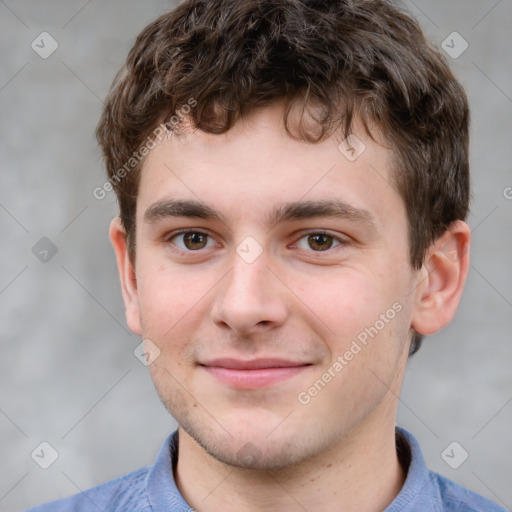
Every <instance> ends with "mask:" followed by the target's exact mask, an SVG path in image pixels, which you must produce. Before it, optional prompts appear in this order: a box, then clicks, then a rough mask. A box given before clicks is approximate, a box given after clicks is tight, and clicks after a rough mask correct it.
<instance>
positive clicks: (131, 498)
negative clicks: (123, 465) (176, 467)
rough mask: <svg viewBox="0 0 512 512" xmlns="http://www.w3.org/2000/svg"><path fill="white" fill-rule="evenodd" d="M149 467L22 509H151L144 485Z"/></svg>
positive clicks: (31, 511)
mask: <svg viewBox="0 0 512 512" xmlns="http://www.w3.org/2000/svg"><path fill="white" fill-rule="evenodd" d="M150 470H151V466H147V467H143V468H140V469H138V470H136V471H134V472H132V473H129V474H127V475H124V476H121V477H118V478H116V479H114V480H110V481H108V482H105V483H103V484H101V485H99V486H97V487H93V488H91V489H88V490H87V491H83V492H80V493H79V494H75V495H74V496H71V497H69V498H64V499H62V500H58V501H53V502H51V503H46V504H45V505H40V506H37V507H35V508H31V509H29V510H27V511H25V512H64V511H65V512H90V511H91V510H108V511H109V512H126V511H127V510H130V512H146V511H150V510H151V509H150V505H149V499H148V496H147V485H146V482H147V477H148V474H149V472H150Z"/></svg>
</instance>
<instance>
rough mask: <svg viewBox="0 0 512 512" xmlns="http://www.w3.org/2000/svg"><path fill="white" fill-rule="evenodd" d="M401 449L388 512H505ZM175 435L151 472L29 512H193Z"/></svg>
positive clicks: (405, 443)
mask: <svg viewBox="0 0 512 512" xmlns="http://www.w3.org/2000/svg"><path fill="white" fill-rule="evenodd" d="M396 432H397V441H398V442H397V446H398V447H399V456H400V460H401V462H402V465H404V467H407V478H406V480H405V483H404V485H403V487H402V490H401V491H400V493H399V494H398V496H396V498H395V499H394V500H393V502H392V503H391V504H390V505H389V506H388V507H387V508H386V510H385V511H384V512H507V511H506V510H505V509H503V508H501V507H499V506H498V505H496V504H494V503H492V502H491V501H489V500H488V499H486V498H484V497H482V496H479V495H478V494H475V493H474V492H472V491H469V490H467V489H464V488H463V487H461V486H459V485H457V484H456V483H454V482H452V481H451V480H449V479H447V478H445V477H443V476H441V475H439V474H437V473H433V472H432V471H429V470H428V468H427V467H426V465H425V461H424V460H423V456H422V454H421V450H420V447H419V445H418V442H417V441H416V439H415V438H414V437H413V436H412V435H411V434H410V433H409V432H407V431H406V430H404V429H401V428H400V427H397V429H396ZM176 434H177V432H174V433H173V434H171V435H170V436H169V437H168V438H167V439H166V441H165V442H164V444H163V445H162V448H161V449H160V451H159V453H158V455H157V457H156V460H155V463H154V464H153V466H147V467H144V468H141V469H139V470H137V471H134V472H133V473H130V474H128V475H125V476H122V477H120V478H116V479H115V480H111V481H110V482H107V483H104V484H102V485H99V486H98V487H94V488H92V489H89V490H88V491H84V492H82V493H80V494H77V495H75V496H72V497H71V498H66V499H63V500H59V501H55V502H53V503H48V504H46V505H41V506H39V507H35V508H32V509H30V510H29V511H27V512H98V511H100V512H192V511H193V509H192V508H191V507H190V506H189V505H188V504H187V502H186V501H185V500H184V499H183V497H182V496H181V494H180V492H179V490H178V488H177V487H176V483H175V482H174V477H173V466H174V465H175V463H176V460H177V455H178V438H177V435H176Z"/></svg>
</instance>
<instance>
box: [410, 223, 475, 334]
mask: <svg viewBox="0 0 512 512" xmlns="http://www.w3.org/2000/svg"><path fill="white" fill-rule="evenodd" d="M470 241H471V230H470V229H469V226H468V225H467V224H466V223H465V222H463V221H460V220H459V221H455V222H454V223H452V224H451V225H450V226H449V227H448V229H447V230H446V231H445V232H444V233H443V235H442V236H441V237H439V238H438V239H437V240H436V241H435V242H434V243H433V244H432V245H431V246H430V248H429V249H428V251H427V254H426V256H425V261H424V263H423V267H422V268H421V270H420V271H419V272H418V282H419V284H418V286H417V288H416V300H415V304H414V313H413V318H412V324H411V327H413V328H414V329H415V330H416V331H417V332H418V333H420V334H434V333H435V332H437V331H439V330H440V329H442V328H443V327H445V326H446V325H448V324H449V323H450V322H451V321H452V319H453V317H454V316H455V312H456V311H457V307H458V305H459V302H460V298H461V296H462V290H463V289H464V284H465V283H466V277H467V274H468V269H469V246H470Z"/></svg>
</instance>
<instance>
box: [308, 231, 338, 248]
mask: <svg viewBox="0 0 512 512" xmlns="http://www.w3.org/2000/svg"><path fill="white" fill-rule="evenodd" d="M333 242H334V239H333V237H332V236H329V235H326V234H324V233H315V234H313V235H309V236H308V245H309V247H311V249H313V250H314V251H327V250H328V249H330V248H331V247H332V245H333Z"/></svg>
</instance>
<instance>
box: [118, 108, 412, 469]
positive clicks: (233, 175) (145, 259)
mask: <svg viewBox="0 0 512 512" xmlns="http://www.w3.org/2000/svg"><path fill="white" fill-rule="evenodd" d="M281 115H282V111H281V108H279V107H278V106H275V107H268V108H265V109H263V110H261V111H259V112H258V113H256V114H253V115H252V116H251V117H250V118H248V119H246V120H244V121H242V122H240V123H238V124H237V125H236V126H235V127H233V128H232V129H231V130H230V131H228V132H227V133H226V134H223V135H212V134H206V133H203V132H201V131H199V130H198V131H195V132H192V131H188V132H187V133H184V134H183V135H180V136H179V137H178V136H174V135H173V136H170V137H169V138H168V139H166V140H164V141H162V142H161V143H159V144H158V145H157V146H156V147H155V148H154V149H153V150H152V151H151V153H150V154H149V155H148V157H147V160H146V161H145V163H144V166H143V169H142V173H141V182H140V189H139V195H138V200H137V217H136V223H137V230H136V248H137V249H136V250H137V254H136V264H135V277H136V286H135V285H134V291H133V296H132V299H131V303H130V304H131V305H129V307H128V308H127V311H128V313H127V314H128V321H129V325H130V327H131V328H132V329H133V330H134V331H135V332H138V333H140V334H141V335H142V336H143V338H145V339H149V340H151V341H150V342H146V343H148V347H149V351H150V352H151V350H152V349H153V350H155V352H154V353H155V354H159V355H158V357H157V358H156V359H155V360H154V362H153V363H152V364H151V365H150V366H149V368H150V371H151V375H152V379H153V381H154V384H155V386H156V389H157V390H158V393H159V395H160V397H161V399H162V401H163V403H164V404H165V406H166V407H167V409H168V410H169V412H170V413H171V414H172V415H173V416H174V417H175V418H176V420H177V421H178V423H179V425H180V426H181V428H183V429H184V430H185V431H186V432H187V433H188V434H189V435H190V436H191V437H192V438H193V439H195V440H196V441H197V442H198V443H199V444H200V445H201V446H202V447H203V448H205V449H206V450H207V451H208V452H209V453H210V454H211V455H213V456H214V457H215V458H216V459H218V460H220V461H222V462H225V463H228V464H235V465H241V466H243V465H246V466H253V467H260V468H267V469H272V468H274V469H276V468H281V467H285V466H288V465H290V464H297V463H300V462H302V461H305V460H307V459H308V458H312V457H315V456H317V455H319V454H321V453H325V452H326V451H328V450H332V449H333V448H334V447H335V446H338V445H339V443H340V442H343V440H344V439H346V438H347V437H348V436H349V435H351V433H353V432H355V431H356V430H357V429H366V430H368V431H370V430H371V429H372V428H375V429H376V431H377V429H378V428H380V425H382V422H383V421H385V422H391V423H392V424H393V425H394V423H393V422H394V415H395V407H396V396H395V395H398V393H399V388H400V382H401V378H402V374H403V370H404V367H405V363H406V360H407V352H408V343H409V340H410V335H411V318H412V309H413V308H412V295H413V294H411V292H412V290H414V288H415V284H416V273H415V272H413V270H412V269H411V267H410V264H409V246H408V241H407V218H406V213H405V207H404V204H403V201H402V199H401V197H400V196H399V195H398V193H397V192H396V191H395V189H394V188H393V187H392V186H391V185H390V182H391V179H390V176H391V171H392V155H391V152H390V151H389V150H387V149H384V148H383V147H382V146H380V145H378V144H376V143H375V142H374V141H372V140H371V139H370V138H368V136H366V135H365V134H364V131H359V132H357V136H358V137H359V139H360V140H361V141H363V142H364V144H365V146H366V149H365V150H364V152H363V153H362V154H361V155H360V156H359V157H358V158H357V159H356V160H355V161H351V159H349V158H347V157H346V156H345V154H344V153H343V152H342V151H340V149H339V148H338V146H339V143H340V140H339V139H338V138H336V137H332V138H330V139H327V140H325V141H324V142H322V143H319V144H308V143H303V142H298V141H295V140H293V139H292V138H290V137H289V136H288V135H287V133H286V131H285V129H284V127H283V124H282V121H281ZM347 154H348V155H349V156H352V155H351V152H349V153H347ZM154 347H157V349H155V348H154ZM390 390H391V391H390Z"/></svg>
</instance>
